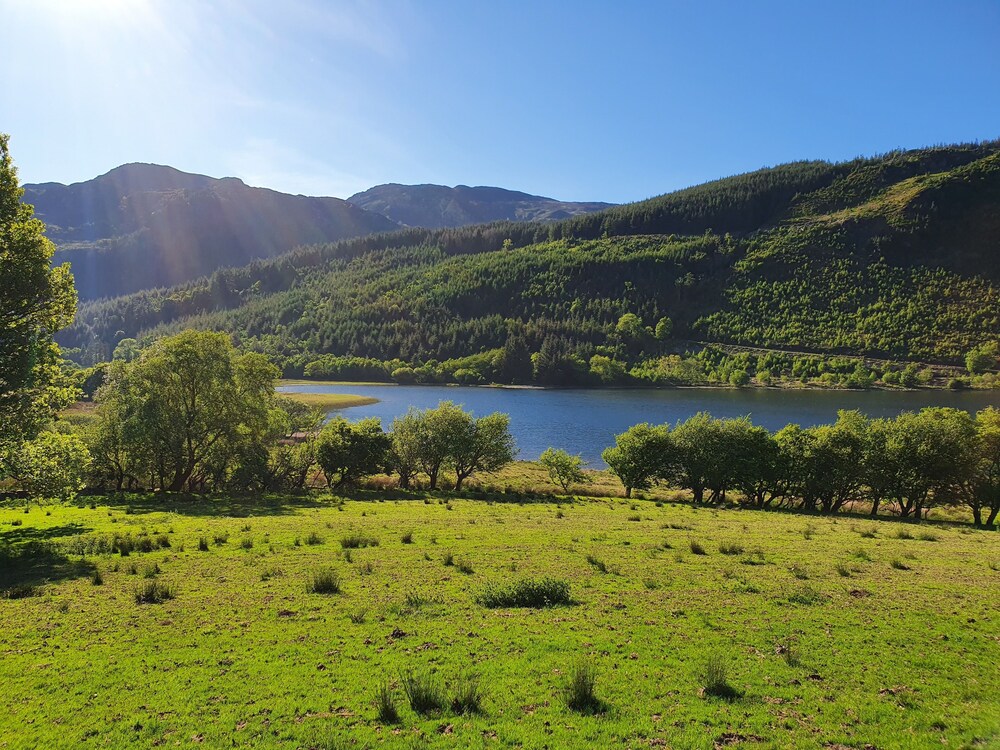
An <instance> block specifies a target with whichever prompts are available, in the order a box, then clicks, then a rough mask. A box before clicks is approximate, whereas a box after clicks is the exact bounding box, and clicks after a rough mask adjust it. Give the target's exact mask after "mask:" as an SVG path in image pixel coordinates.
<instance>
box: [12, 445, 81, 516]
mask: <svg viewBox="0 0 1000 750" xmlns="http://www.w3.org/2000/svg"><path fill="white" fill-rule="evenodd" d="M11 464H12V467H11V471H10V473H11V475H12V476H13V478H14V480H15V481H16V482H17V484H18V485H19V486H20V487H21V489H23V490H24V491H25V492H27V493H28V494H29V495H30V496H32V497H49V498H59V499H60V500H71V499H72V498H73V497H75V496H76V493H77V492H79V491H80V490H82V489H83V487H84V484H85V482H84V479H85V475H86V472H87V468H88V466H89V464H90V453H89V451H88V450H87V446H86V445H84V443H83V440H81V439H80V437H79V436H78V435H73V434H65V433H61V432H53V431H50V430H46V431H44V432H41V433H39V435H38V436H37V437H36V438H34V439H33V440H30V441H28V442H27V443H24V444H22V445H21V446H20V447H19V448H18V449H17V451H16V452H15V454H14V457H13V460H12V461H11Z"/></svg>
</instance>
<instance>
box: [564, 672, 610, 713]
mask: <svg viewBox="0 0 1000 750" xmlns="http://www.w3.org/2000/svg"><path fill="white" fill-rule="evenodd" d="M596 688H597V670H596V669H594V665H593V664H591V663H590V661H588V660H586V659H581V660H580V661H578V662H577V663H576V664H574V665H573V666H572V667H571V668H570V670H569V680H568V682H567V683H566V688H565V698H566V706H567V707H568V708H569V709H570V710H571V711H576V712H577V713H580V714H588V715H593V714H600V713H604V711H605V706H604V702H603V701H602V700H601V699H600V698H598V697H597V690H596Z"/></svg>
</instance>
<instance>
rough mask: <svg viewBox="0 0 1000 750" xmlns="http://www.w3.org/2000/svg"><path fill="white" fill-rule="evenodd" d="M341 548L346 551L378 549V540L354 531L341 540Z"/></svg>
mask: <svg viewBox="0 0 1000 750" xmlns="http://www.w3.org/2000/svg"><path fill="white" fill-rule="evenodd" d="M340 546H341V547H343V548H344V549H361V548H362V547H378V539H376V538H375V537H373V536H365V535H364V534H362V533H360V532H357V531H352V532H351V533H350V534H348V535H347V536H345V537H343V538H341V540H340Z"/></svg>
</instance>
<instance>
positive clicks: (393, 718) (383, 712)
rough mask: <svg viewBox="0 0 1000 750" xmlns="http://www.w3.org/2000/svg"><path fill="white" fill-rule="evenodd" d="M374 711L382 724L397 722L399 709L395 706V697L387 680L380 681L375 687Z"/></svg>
mask: <svg viewBox="0 0 1000 750" xmlns="http://www.w3.org/2000/svg"><path fill="white" fill-rule="evenodd" d="M375 713H376V715H377V716H378V720H379V721H381V722H382V723H383V724H398V723H399V710H398V709H397V708H396V697H395V696H394V695H393V693H392V685H390V684H389V682H388V681H385V682H383V683H381V684H380V685H379V686H378V687H377V688H376V689H375Z"/></svg>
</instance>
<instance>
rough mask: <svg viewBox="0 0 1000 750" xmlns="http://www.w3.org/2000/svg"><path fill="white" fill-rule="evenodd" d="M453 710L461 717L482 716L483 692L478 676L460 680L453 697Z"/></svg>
mask: <svg viewBox="0 0 1000 750" xmlns="http://www.w3.org/2000/svg"><path fill="white" fill-rule="evenodd" d="M451 710H452V712H453V713H456V714H459V715H462V714H481V713H482V712H483V692H482V688H481V687H480V685H479V676H478V675H470V676H468V677H462V678H460V679H459V680H458V683H457V684H456V685H455V690H454V692H453V693H452V696H451Z"/></svg>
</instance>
